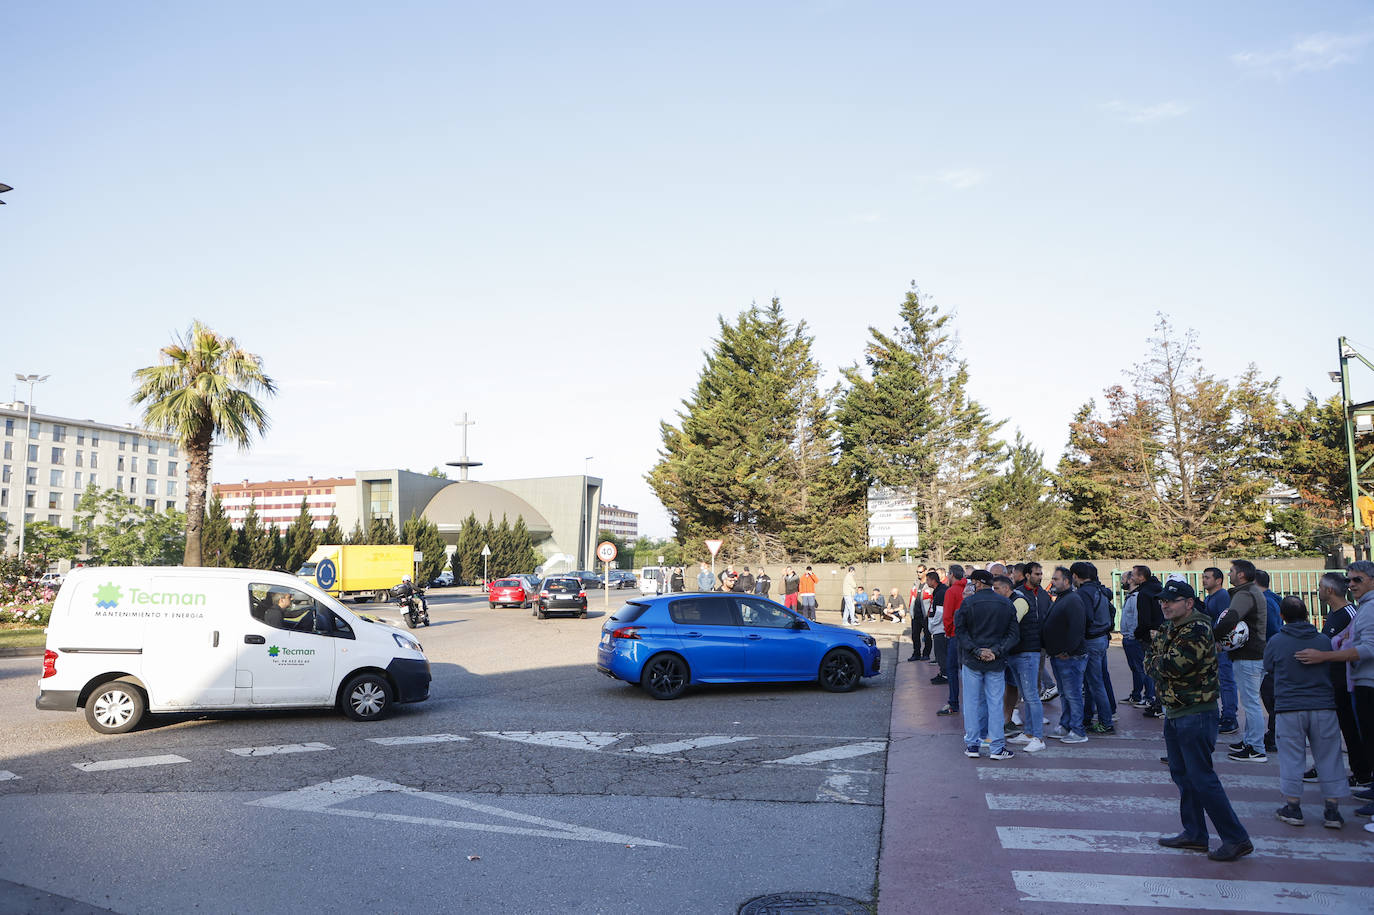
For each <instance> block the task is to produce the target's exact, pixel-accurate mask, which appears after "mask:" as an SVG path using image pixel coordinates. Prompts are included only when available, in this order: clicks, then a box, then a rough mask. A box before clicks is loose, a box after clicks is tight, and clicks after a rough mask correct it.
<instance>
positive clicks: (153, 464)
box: [146, 442, 157, 473]
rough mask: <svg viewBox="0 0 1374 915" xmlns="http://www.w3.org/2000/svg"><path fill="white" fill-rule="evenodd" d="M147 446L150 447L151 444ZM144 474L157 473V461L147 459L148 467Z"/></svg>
mask: <svg viewBox="0 0 1374 915" xmlns="http://www.w3.org/2000/svg"><path fill="white" fill-rule="evenodd" d="M148 444H150V445H151V444H152V442H149V443H148ZM146 472H147V473H157V461H155V460H153V459H152V458H148V467H147V471H146Z"/></svg>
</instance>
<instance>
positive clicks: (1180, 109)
mask: <svg viewBox="0 0 1374 915" xmlns="http://www.w3.org/2000/svg"><path fill="white" fill-rule="evenodd" d="M1101 108H1102V110H1103V111H1105V112H1107V113H1108V114H1110V115H1113V116H1114V117H1118V118H1121V119H1122V120H1124V121H1127V122H1128V123H1131V124H1147V123H1149V122H1150V121H1164V120H1168V119H1169V118H1178V117H1182V116H1183V115H1185V114H1187V113H1188V112H1189V111H1191V110H1192V106H1191V105H1189V104H1188V103H1187V102H1180V101H1178V100H1176V99H1171V100H1169V101H1167V102H1157V103H1155V104H1153V105H1138V104H1132V103H1130V102H1123V101H1120V100H1113V101H1110V102H1103V103H1102V105H1101Z"/></svg>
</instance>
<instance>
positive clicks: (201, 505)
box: [133, 321, 277, 566]
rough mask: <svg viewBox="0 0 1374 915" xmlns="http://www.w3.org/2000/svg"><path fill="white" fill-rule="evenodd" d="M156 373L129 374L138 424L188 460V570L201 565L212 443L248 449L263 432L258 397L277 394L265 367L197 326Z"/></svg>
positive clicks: (165, 351) (165, 353)
mask: <svg viewBox="0 0 1374 915" xmlns="http://www.w3.org/2000/svg"><path fill="white" fill-rule="evenodd" d="M160 355H161V357H162V358H161V361H160V363H159V364H158V365H150V366H148V367H147V368H142V369H139V370H138V371H136V372H134V381H136V382H137V383H138V390H137V391H135V392H134V396H133V403H134V404H135V405H139V404H142V405H143V422H144V423H145V424H146V425H147V426H148V427H149V428H151V429H157V430H160V431H162V432H166V433H168V434H170V435H174V436H176V437H177V438H178V439H180V441H181V447H182V449H183V450H184V451H185V452H186V462H187V486H186V490H187V491H186V555H185V558H184V559H183V560H182V561H183V563H184V564H185V565H188V566H198V565H200V564H201V549H200V534H201V527H202V525H203V524H204V522H205V489H206V484H207V483H208V481H209V479H210V451H211V447H212V445H213V444H214V441H215V439H216V438H217V437H218V438H220V439H221V440H223V439H228V440H229V441H232V442H236V443H238V446H239V447H240V448H247V447H248V443H249V441H250V440H251V439H252V435H253V432H254V430H256V431H257V433H258V434H259V435H261V434H263V433H264V432H266V431H267V427H268V425H269V421H268V418H267V411H266V410H264V409H263V406H262V404H261V403H259V401H258V400H257V398H256V397H255V396H254V394H255V393H257V392H261V393H263V394H275V393H276V391H277V386H276V384H275V383H273V381H272V379H271V378H268V377H267V376H266V375H264V374H263V371H262V359H261V358H259V357H258V356H255V355H253V354H252V353H249V352H245V351H244V350H243V349H241V348H240V347H239V345H238V343H237V342H236V341H235V340H234V339H233V338H232V337H221V336H220V335H219V334H217V333H215V332H214V331H213V330H211V329H210V328H208V327H206V326H205V325H204V324H201V323H200V322H199V321H193V322H192V323H191V329H190V330H189V331H187V332H186V336H185V337H184V338H181V339H178V340H177V341H176V342H174V343H172V344H171V345H170V346H164V347H163V348H162V350H161V351H160Z"/></svg>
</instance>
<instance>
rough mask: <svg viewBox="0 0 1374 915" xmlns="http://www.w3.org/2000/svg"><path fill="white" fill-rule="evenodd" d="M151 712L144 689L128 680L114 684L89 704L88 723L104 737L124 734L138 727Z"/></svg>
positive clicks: (98, 690)
mask: <svg viewBox="0 0 1374 915" xmlns="http://www.w3.org/2000/svg"><path fill="white" fill-rule="evenodd" d="M147 708H148V704H147V702H146V701H144V699H143V691H142V690H141V689H139V688H138V687H137V686H134V685H133V684H132V683H129V682H128V681H126V680H111V681H110V682H109V683H102V684H100V685H99V686H98V687H96V688H95V690H94V691H93V692H92V693H91V695H90V698H89V699H87V700H86V723H87V724H89V725H90V726H91V728H92V729H93V730H96V731H99V732H100V733H101V734H123V733H124V732H126V731H132V730H133V729H134V728H135V727H136V726H137V725H138V723H139V721H141V720H142V719H143V713H144V711H146V710H147Z"/></svg>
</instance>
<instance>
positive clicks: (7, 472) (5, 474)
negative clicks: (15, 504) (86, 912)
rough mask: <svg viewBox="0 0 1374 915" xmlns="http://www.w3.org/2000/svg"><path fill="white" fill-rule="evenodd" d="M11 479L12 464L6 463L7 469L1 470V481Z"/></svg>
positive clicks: (5, 481) (6, 481) (4, 481)
mask: <svg viewBox="0 0 1374 915" xmlns="http://www.w3.org/2000/svg"><path fill="white" fill-rule="evenodd" d="M9 481H10V465H9V464H6V465H5V469H4V470H3V471H0V483H8V482H9Z"/></svg>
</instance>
